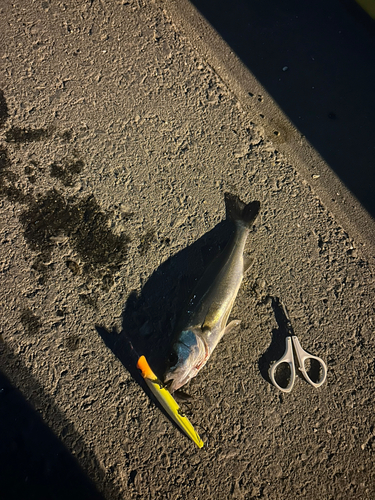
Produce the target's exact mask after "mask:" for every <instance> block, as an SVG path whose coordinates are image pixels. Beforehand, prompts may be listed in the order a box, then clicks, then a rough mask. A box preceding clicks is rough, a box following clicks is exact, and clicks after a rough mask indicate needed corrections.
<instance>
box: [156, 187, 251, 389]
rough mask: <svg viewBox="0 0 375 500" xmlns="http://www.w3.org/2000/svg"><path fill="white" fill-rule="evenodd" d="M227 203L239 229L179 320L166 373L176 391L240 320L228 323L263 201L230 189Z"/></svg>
mask: <svg viewBox="0 0 375 500" xmlns="http://www.w3.org/2000/svg"><path fill="white" fill-rule="evenodd" d="M225 206H226V212H227V218H228V217H230V218H231V219H232V221H233V222H234V225H235V231H234V233H233V235H232V237H231V239H230V240H229V242H228V243H227V245H226V246H225V248H224V250H223V252H222V253H221V254H220V255H219V256H218V257H217V258H216V259H215V260H214V261H213V262H212V263H211V264H210V265H209V267H208V268H207V270H206V271H205V273H204V274H203V276H202V278H201V279H200V280H199V282H198V283H197V286H196V287H195V289H194V290H193V292H192V295H191V298H190V300H189V302H188V304H187V307H186V309H185V310H184V312H183V314H182V316H181V318H180V320H179V321H178V322H177V326H176V330H175V333H174V336H173V341H172V352H171V356H170V358H169V367H168V369H167V371H166V373H165V375H164V383H165V384H166V386H167V387H168V388H169V390H170V392H172V393H173V392H174V391H176V390H177V389H179V388H180V387H182V386H183V385H185V384H186V383H187V382H188V381H189V380H191V379H192V378H193V377H195V376H196V375H197V373H198V372H199V370H201V368H203V366H204V365H205V364H206V362H207V360H208V358H209V357H210V355H211V353H212V351H213V350H214V349H215V347H216V346H217V344H218V342H219V341H220V339H221V338H222V337H223V335H224V334H225V333H228V332H229V331H231V330H233V328H235V327H236V326H237V325H239V323H240V321H239V320H233V321H231V322H230V323H229V324H228V325H227V321H228V318H229V315H230V312H231V310H232V307H233V304H234V301H235V299H236V296H237V293H238V290H239V288H240V285H241V282H242V279H243V275H244V272H245V271H246V269H247V268H248V267H249V265H250V262H248V261H246V259H245V258H244V255H243V252H244V248H245V244H246V240H247V237H248V234H249V230H250V228H251V226H252V224H253V222H254V220H255V219H256V217H257V215H258V213H259V208H260V203H259V201H253V202H251V203H249V204H247V205H246V204H245V203H243V202H242V201H241V200H240V199H239V198H238V197H237V196H234V195H231V194H229V193H226V194H225Z"/></svg>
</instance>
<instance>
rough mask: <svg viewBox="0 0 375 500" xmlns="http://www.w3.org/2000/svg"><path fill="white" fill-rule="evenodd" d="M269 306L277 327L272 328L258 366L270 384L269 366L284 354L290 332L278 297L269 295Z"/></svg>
mask: <svg viewBox="0 0 375 500" xmlns="http://www.w3.org/2000/svg"><path fill="white" fill-rule="evenodd" d="M271 306H272V309H273V312H274V315H275V320H276V323H277V326H278V328H275V329H273V330H272V339H271V343H270V345H269V347H268V349H267V350H266V352H265V353H264V354H262V356H261V357H260V358H259V361H258V368H259V371H260V374H261V375H262V377H263V378H264V380H266V381H267V382H268V383H270V384H271V385H272V382H271V379H270V376H269V372H268V371H269V368H270V366H271V365H272V364H273V363H274V362H276V361H278V360H279V359H280V358H281V356H282V355H283V354H284V352H285V346H286V338H287V337H288V336H289V335H290V332H289V330H288V328H287V319H286V317H285V314H284V311H283V308H282V305H281V302H280V299H279V298H278V297H271Z"/></svg>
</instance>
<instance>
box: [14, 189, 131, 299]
mask: <svg viewBox="0 0 375 500" xmlns="http://www.w3.org/2000/svg"><path fill="white" fill-rule="evenodd" d="M109 218H110V217H109V215H108V214H107V213H104V212H103V211H102V210H101V208H100V206H99V205H98V203H97V201H96V199H95V197H94V196H88V197H87V198H84V199H82V200H80V201H78V202H74V201H73V200H65V198H64V197H63V196H62V194H61V193H59V192H58V191H56V190H51V191H49V192H47V193H46V194H45V195H44V196H42V197H41V198H39V199H38V200H37V201H35V202H33V203H30V205H29V207H28V208H27V209H26V210H24V211H23V212H22V213H21V215H20V216H19V219H20V222H21V223H22V225H23V227H24V236H25V239H26V241H27V243H28V245H29V247H30V248H31V249H32V250H33V251H35V252H39V255H40V259H39V260H41V261H42V262H47V261H48V260H49V259H50V257H51V253H52V250H53V249H54V247H55V245H56V243H55V242H56V238H58V237H61V235H64V236H66V237H68V238H69V243H70V245H71V246H72V247H73V248H74V250H75V251H76V252H77V254H78V256H79V257H80V259H81V260H82V261H83V263H84V264H83V267H82V273H83V274H86V275H88V274H91V275H94V276H96V277H97V278H101V279H102V285H103V287H104V288H105V289H107V288H109V287H110V286H111V285H112V282H113V274H114V273H115V272H117V271H118V270H119V269H120V267H121V264H122V262H123V261H124V260H125V258H126V253H127V246H128V243H129V238H128V236H127V235H125V234H122V235H120V236H117V235H115V234H114V233H113V232H112V231H111V230H110V229H108V221H109ZM68 267H69V266H68ZM72 267H73V268H74V270H76V269H77V268H76V266H72ZM71 270H72V269H71Z"/></svg>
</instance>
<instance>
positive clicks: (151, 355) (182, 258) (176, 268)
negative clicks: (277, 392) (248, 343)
mask: <svg viewBox="0 0 375 500" xmlns="http://www.w3.org/2000/svg"><path fill="white" fill-rule="evenodd" d="M233 230H234V226H233V223H232V222H231V221H230V220H227V219H226V220H223V221H221V222H220V223H219V224H217V225H216V226H215V227H214V228H213V229H212V230H210V231H208V232H207V233H205V234H204V235H203V236H201V237H200V238H199V239H198V240H196V241H195V242H194V243H192V244H191V245H189V246H188V247H186V248H184V249H183V250H181V251H179V252H178V253H176V254H175V255H172V256H171V257H169V258H168V259H167V260H166V261H165V262H163V263H162V264H161V265H160V266H159V267H158V268H157V269H156V270H155V271H154V272H153V273H152V275H151V276H150V277H149V279H148V280H147V282H146V283H145V285H144V286H143V288H142V290H141V292H140V293H139V294H137V293H136V292H135V291H133V292H131V293H130V295H129V297H128V299H127V301H126V303H125V306H124V309H123V313H122V329H121V332H117V330H115V329H113V330H111V331H108V330H107V329H105V328H104V327H103V326H100V325H96V330H97V332H98V333H99V335H100V336H101V338H102V340H103V341H104V343H105V344H106V346H107V347H108V348H109V349H111V351H112V352H113V354H114V355H115V356H116V357H117V358H118V359H119V360H120V362H121V363H122V364H123V366H124V367H125V368H126V369H127V370H128V372H129V373H130V375H131V376H132V377H133V379H134V380H135V381H136V382H137V383H138V384H139V385H140V386H141V387H142V388H143V389H144V390H145V392H146V393H147V394H148V395H149V396H150V397H151V399H153V400H154V401H155V398H154V397H153V396H152V394H151V392H150V391H149V389H148V386H147V385H146V384H145V382H144V380H143V378H142V376H141V374H140V371H139V370H138V369H137V367H136V364H137V361H138V359H139V356H141V355H144V356H145V357H146V359H147V361H148V363H149V365H150V366H151V368H152V370H153V371H154V372H155V374H156V375H157V376H158V377H159V378H160V379H161V380H163V375H164V373H165V370H166V368H167V359H168V355H169V353H170V350H171V343H172V336H173V329H174V326H175V323H176V319H177V318H178V317H179V315H180V314H181V311H182V310H183V308H184V307H185V306H186V304H187V302H188V299H189V297H190V295H191V293H192V291H193V289H194V286H195V285H196V283H197V281H198V280H199V278H200V277H201V276H202V275H203V273H204V270H205V269H206V267H207V266H208V265H209V263H210V262H212V260H213V259H215V257H216V256H217V255H219V253H220V252H221V251H222V250H223V248H224V247H225V245H226V243H227V242H228V241H229V239H230V237H231V234H232V232H233Z"/></svg>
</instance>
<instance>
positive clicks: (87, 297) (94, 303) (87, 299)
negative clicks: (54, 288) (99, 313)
mask: <svg viewBox="0 0 375 500" xmlns="http://www.w3.org/2000/svg"><path fill="white" fill-rule="evenodd" d="M78 297H79V299H80V300H81V301H82V302H83V303H84V304H86V305H87V306H90V307H93V308H94V309H97V308H98V294H97V293H95V292H94V293H81V294H80V295H78Z"/></svg>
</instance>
